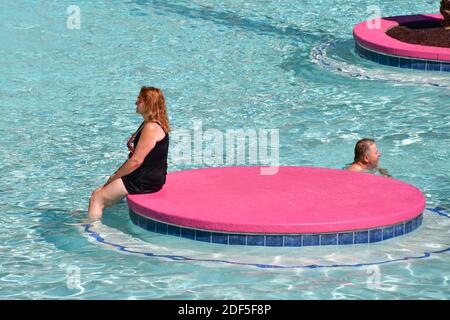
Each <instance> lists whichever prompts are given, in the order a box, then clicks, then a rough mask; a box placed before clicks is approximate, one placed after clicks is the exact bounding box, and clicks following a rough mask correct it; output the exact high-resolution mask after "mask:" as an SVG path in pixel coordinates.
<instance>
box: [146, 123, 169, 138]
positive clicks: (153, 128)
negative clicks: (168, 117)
mask: <svg viewBox="0 0 450 320" xmlns="http://www.w3.org/2000/svg"><path fill="white" fill-rule="evenodd" d="M142 130H143V131H145V132H146V133H148V134H149V135H153V136H157V140H158V141H159V140H162V139H164V137H165V136H166V135H167V134H166V133H165V132H164V130H163V128H162V127H161V125H160V124H159V122H158V121H153V120H152V121H147V122H146V123H145V124H144V128H143V129H142Z"/></svg>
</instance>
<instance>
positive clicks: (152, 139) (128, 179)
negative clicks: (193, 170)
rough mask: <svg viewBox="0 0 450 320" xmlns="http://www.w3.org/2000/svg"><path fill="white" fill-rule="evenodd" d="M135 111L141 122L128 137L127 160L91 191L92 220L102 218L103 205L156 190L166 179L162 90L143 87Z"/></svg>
mask: <svg viewBox="0 0 450 320" xmlns="http://www.w3.org/2000/svg"><path fill="white" fill-rule="evenodd" d="M136 113H139V114H140V115H141V116H142V117H143V118H144V121H143V122H142V124H141V125H140V126H139V128H138V129H137V130H136V132H135V133H134V134H133V135H132V136H131V137H130V139H129V140H128V143H127V146H128V150H129V155H128V160H127V161H126V162H125V163H124V164H123V165H122V166H121V167H120V168H119V169H118V170H117V171H116V172H115V173H114V174H113V175H112V176H111V177H109V179H108V181H107V182H106V183H105V184H104V185H103V186H101V187H99V188H97V189H95V190H94V192H93V193H92V195H91V199H90V202H89V211H88V216H89V219H90V220H91V221H93V220H98V219H101V217H102V214H103V209H104V208H105V207H108V206H110V205H111V204H113V203H115V202H117V201H119V200H121V199H123V198H124V197H126V196H127V195H129V194H140V193H152V192H157V191H159V190H161V188H162V187H163V185H164V184H165V182H166V174H167V154H168V150H169V131H170V128H169V119H168V116H167V109H166V104H165V99H164V95H163V92H162V90H161V89H158V88H154V87H142V88H141V91H140V93H139V96H138V97H137V100H136Z"/></svg>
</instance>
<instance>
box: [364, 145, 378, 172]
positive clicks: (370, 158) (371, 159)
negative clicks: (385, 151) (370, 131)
mask: <svg viewBox="0 0 450 320" xmlns="http://www.w3.org/2000/svg"><path fill="white" fill-rule="evenodd" d="M380 157H381V153H380V152H379V151H378V148H377V145H376V144H375V143H373V144H372V145H371V146H370V148H369V152H368V154H367V156H366V160H367V163H368V165H369V167H370V168H372V169H375V168H376V167H378V162H379V160H380Z"/></svg>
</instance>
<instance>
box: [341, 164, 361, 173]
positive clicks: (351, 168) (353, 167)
mask: <svg viewBox="0 0 450 320" xmlns="http://www.w3.org/2000/svg"><path fill="white" fill-rule="evenodd" d="M345 170H348V171H353V172H361V171H363V169H362V168H361V167H360V166H358V165H357V164H356V163H353V164H351V165H349V166H348V167H347V168H346V169H345Z"/></svg>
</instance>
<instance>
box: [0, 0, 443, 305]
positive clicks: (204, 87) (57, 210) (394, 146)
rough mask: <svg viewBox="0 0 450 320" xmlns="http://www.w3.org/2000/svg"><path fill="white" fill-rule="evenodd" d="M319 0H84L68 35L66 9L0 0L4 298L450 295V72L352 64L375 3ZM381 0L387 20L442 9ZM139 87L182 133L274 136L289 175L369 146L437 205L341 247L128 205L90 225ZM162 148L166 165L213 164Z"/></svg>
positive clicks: (120, 155) (0, 292) (120, 154)
mask: <svg viewBox="0 0 450 320" xmlns="http://www.w3.org/2000/svg"><path fill="white" fill-rule="evenodd" d="M326 3H327V5H326V6H325V7H327V9H329V10H330V11H329V13H328V14H327V15H326V16H325V17H322V18H320V19H318V15H320V14H323V12H324V4H325V2H322V1H309V0H308V1H304V2H302V4H301V5H299V3H298V2H297V1H284V2H278V3H272V2H269V1H267V2H260V1H258V2H257V3H256V2H254V3H250V2H244V1H194V2H192V1H176V2H175V1H173V2H172V1H169V2H165V1H145V0H143V1H114V2H109V1H95V2H91V1H77V3H76V5H77V6H78V7H79V8H80V18H81V20H80V22H81V25H80V29H69V28H67V23H66V22H67V18H68V17H69V15H70V13H67V8H68V7H69V6H70V5H72V4H74V3H72V2H69V1H46V2H44V3H41V2H30V1H9V0H8V1H2V2H1V4H0V8H1V10H0V16H1V19H0V21H1V22H0V23H1V24H2V28H0V37H1V38H2V39H6V41H2V44H1V46H0V50H1V51H0V53H1V57H2V62H3V63H2V64H0V68H1V69H0V75H1V76H0V81H1V83H0V84H1V85H0V90H1V91H0V92H1V111H2V114H3V116H2V117H1V120H0V121H1V122H0V132H1V138H0V139H1V144H0V147H1V151H2V152H1V154H2V161H1V163H0V165H1V169H2V172H4V174H3V175H2V179H1V184H0V194H1V198H0V208H1V210H2V214H1V215H0V226H1V233H0V252H1V255H0V264H1V266H2V268H1V269H0V298H1V299H5V298H12V299H32V298H33V299H51V298H64V299H183V298H184V299H202V298H203V299H377V298H382V299H402V298H404V299H411V298H425V299H445V298H447V299H448V298H449V293H450V290H449V287H448V281H449V278H450V272H449V268H448V265H449V263H450V258H449V253H448V247H449V246H450V245H449V240H448V238H449V237H448V236H449V226H450V220H449V219H448V215H449V214H450V201H449V193H450V183H449V182H450V178H449V173H448V172H449V165H448V163H447V159H448V158H449V156H450V151H449V150H450V148H449V146H450V133H449V132H450V130H449V129H450V116H449V112H448V106H449V102H450V96H449V93H450V91H449V89H450V77H449V76H448V75H443V74H439V73H424V72H420V71H413V70H403V69H393V68H389V67H387V66H382V65H378V64H375V63H372V62H370V61H367V60H364V59H362V58H360V57H359V56H358V55H357V54H356V53H355V51H354V42H353V39H352V29H353V26H354V25H355V24H356V23H357V22H359V21H363V20H365V19H367V18H368V16H369V13H367V7H368V6H370V5H372V4H373V3H372V2H371V1H358V2H356V1H348V0H346V1H331V2H330V1H327V2H326ZM330 3H331V4H330ZM379 4H380V7H381V10H382V15H383V16H393V15H400V14H412V13H417V12H437V10H438V2H436V1H426V2H422V3H419V4H415V5H414V6H411V2H410V1H404V0H401V1H396V2H395V3H393V2H391V1H386V0H383V1H380V2H379ZM144 84H145V85H154V86H158V87H161V88H163V89H164V91H165V95H166V98H167V103H168V107H169V115H170V120H171V126H172V128H173V129H174V130H176V129H181V128H184V129H190V128H191V126H192V124H193V123H194V122H195V121H196V120H199V119H201V120H202V125H203V128H204V129H208V128H211V129H213V128H215V129H219V130H224V129H236V128H249V129H255V130H256V129H259V128H274V129H278V130H279V141H280V150H279V151H280V164H281V165H300V166H321V167H329V168H342V167H343V166H344V165H345V164H347V163H349V162H351V161H352V157H353V147H354V143H355V142H356V141H357V140H358V139H359V138H362V137H366V136H367V137H372V138H374V139H375V140H376V141H377V145H378V148H379V149H380V151H381V152H382V153H383V156H382V158H381V164H382V166H383V167H386V168H388V169H389V172H390V173H391V174H392V175H393V176H394V177H396V178H398V179H401V180H402V181H405V182H407V183H410V184H412V185H415V186H417V187H418V188H420V189H421V190H422V191H423V192H424V194H425V196H426V199H427V208H429V209H431V210H426V211H425V212H424V217H423V223H422V226H421V228H420V229H418V230H416V231H414V232H412V233H410V234H409V235H406V236H404V237H399V238H395V239H390V240H387V241H385V242H383V243H377V244H371V245H356V246H342V247H340V246H333V247H323V248H322V247H320V248H317V247H314V248H313V247H311V248H245V250H243V249H242V247H239V246H237V247H227V248H224V247H223V246H220V245H211V244H206V243H199V242H195V241H187V240H185V239H178V238H175V237H169V236H163V235H159V234H151V233H148V232H146V231H145V230H141V229H140V228H139V227H137V226H135V225H133V223H132V222H131V221H130V219H129V217H128V209H127V207H126V204H125V203H123V202H122V203H119V204H118V205H116V206H114V207H112V208H110V209H107V210H106V211H105V215H104V217H105V218H104V220H103V222H102V224H101V225H98V224H96V225H94V226H92V228H90V229H86V228H85V227H83V226H82V225H81V224H82V218H83V217H84V214H85V212H86V210H87V203H88V199H89V196H90V192H91V191H92V190H93V188H94V187H97V186H98V185H100V184H101V183H103V182H104V181H105V179H106V178H107V176H109V175H110V174H111V173H112V172H113V171H114V170H115V169H117V167H118V166H119V165H120V164H121V163H122V162H123V161H124V160H125V159H126V155H127V150H126V146H125V144H126V140H127V138H128V136H129V134H130V133H132V132H133V130H134V129H136V128H137V126H138V125H139V123H140V120H141V119H139V117H138V116H137V115H136V114H135V113H134V110H135V108H134V99H135V97H136V94H137V93H138V90H139V88H140V86H141V85H144ZM171 151H172V155H171V154H169V170H170V171H175V170H182V169H190V168H196V167H203V166H206V164H204V163H198V162H195V161H190V162H189V161H187V162H185V163H180V161H173V159H172V158H171V157H172V156H173V149H172V150H171ZM237 164H244V165H245V164H247V163H237ZM436 208H438V209H436ZM439 208H441V209H439ZM74 212H75V213H74ZM77 212H82V214H76V213H77ZM70 213H74V214H70ZM377 279H379V281H377Z"/></svg>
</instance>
